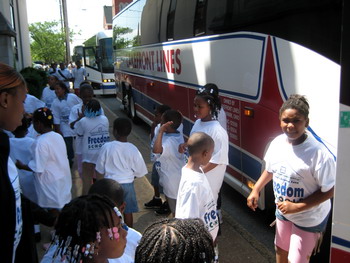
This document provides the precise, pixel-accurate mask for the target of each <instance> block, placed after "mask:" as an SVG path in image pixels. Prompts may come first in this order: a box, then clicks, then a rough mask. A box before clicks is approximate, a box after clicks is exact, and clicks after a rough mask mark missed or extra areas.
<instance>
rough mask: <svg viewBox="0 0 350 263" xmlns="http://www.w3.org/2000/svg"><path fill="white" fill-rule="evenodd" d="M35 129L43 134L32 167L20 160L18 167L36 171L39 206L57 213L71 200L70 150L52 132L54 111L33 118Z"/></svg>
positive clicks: (30, 164) (57, 135) (36, 145)
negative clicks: (68, 156)
mask: <svg viewBox="0 0 350 263" xmlns="http://www.w3.org/2000/svg"><path fill="white" fill-rule="evenodd" d="M33 125H34V129H35V130H36V131H37V132H38V133H39V134H41V135H40V136H39V137H38V138H37V139H36V141H35V143H34V146H33V148H34V150H33V152H34V153H33V159H32V160H31V161H29V163H28V165H25V164H23V163H22V162H20V161H19V160H17V162H16V166H17V168H18V169H25V170H27V171H34V173H35V189H36V192H37V196H38V205H39V206H41V207H43V208H51V209H52V210H53V213H57V212H58V211H59V210H60V209H62V207H63V206H64V205H65V204H66V203H68V202H69V201H70V200H71V188H72V177H71V174H70V168H69V162H68V159H67V151H66V147H65V144H64V141H63V138H62V136H61V135H60V134H58V133H56V132H54V131H53V130H52V127H53V115H52V113H51V111H50V109H48V108H39V109H37V110H36V111H35V112H34V114H33Z"/></svg>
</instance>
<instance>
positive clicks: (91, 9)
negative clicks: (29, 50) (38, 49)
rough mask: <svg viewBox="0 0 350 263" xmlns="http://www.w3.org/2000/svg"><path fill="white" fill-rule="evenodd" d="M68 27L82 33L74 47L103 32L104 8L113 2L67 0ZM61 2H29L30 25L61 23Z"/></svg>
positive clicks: (50, 0)
mask: <svg viewBox="0 0 350 263" xmlns="http://www.w3.org/2000/svg"><path fill="white" fill-rule="evenodd" d="M66 2H67V13H68V27H69V28H70V29H71V30H73V31H74V32H76V33H77V32H80V33H81V34H80V35H76V36H75V37H74V39H73V43H71V53H72V50H73V47H74V46H76V45H81V44H82V43H83V42H84V41H85V40H87V39H88V38H90V37H92V36H93V35H94V34H96V33H97V32H99V31H102V30H103V6H105V5H107V6H111V5H112V0H66ZM59 4H60V1H59V0H27V15H28V23H29V24H31V23H34V22H45V21H58V22H60V5H59Z"/></svg>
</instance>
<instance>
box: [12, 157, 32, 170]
mask: <svg viewBox="0 0 350 263" xmlns="http://www.w3.org/2000/svg"><path fill="white" fill-rule="evenodd" d="M16 167H17V168H18V169H20V170H26V171H29V172H33V170H32V169H30V167H29V166H28V165H26V164H24V163H22V162H21V161H20V160H17V161H16Z"/></svg>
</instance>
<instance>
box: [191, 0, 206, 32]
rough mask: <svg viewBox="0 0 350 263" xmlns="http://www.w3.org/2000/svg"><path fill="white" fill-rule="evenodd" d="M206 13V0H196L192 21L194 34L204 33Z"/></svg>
mask: <svg viewBox="0 0 350 263" xmlns="http://www.w3.org/2000/svg"><path fill="white" fill-rule="evenodd" d="M206 13H207V0H197V5H196V11H195V16H194V23H193V35H194V36H201V35H205V33H206V32H205V25H206Z"/></svg>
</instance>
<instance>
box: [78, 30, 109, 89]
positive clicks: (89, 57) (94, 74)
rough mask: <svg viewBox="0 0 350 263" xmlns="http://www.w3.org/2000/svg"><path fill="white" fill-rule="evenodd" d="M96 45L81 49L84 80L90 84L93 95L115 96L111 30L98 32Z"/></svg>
mask: <svg viewBox="0 0 350 263" xmlns="http://www.w3.org/2000/svg"><path fill="white" fill-rule="evenodd" d="M94 37H95V38H96V45H94V46H84V47H83V55H82V59H83V65H84V66H85V69H86V74H87V77H86V79H87V80H88V81H90V82H91V84H92V86H93V87H94V89H96V91H95V94H100V95H108V94H115V81H114V68H113V45H112V30H106V31H101V32H98V33H97V34H96V35H95V36H94Z"/></svg>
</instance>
